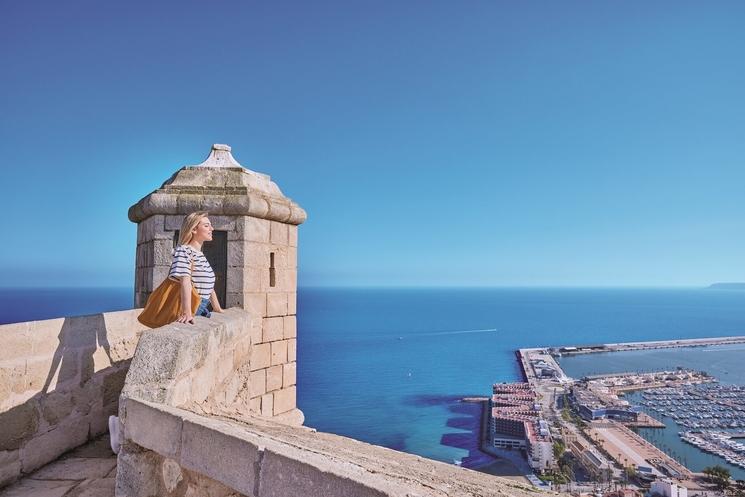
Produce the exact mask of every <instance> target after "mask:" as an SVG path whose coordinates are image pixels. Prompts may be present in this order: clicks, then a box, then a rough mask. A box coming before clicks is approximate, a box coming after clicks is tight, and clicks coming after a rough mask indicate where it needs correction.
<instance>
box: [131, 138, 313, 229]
mask: <svg viewBox="0 0 745 497" xmlns="http://www.w3.org/2000/svg"><path fill="white" fill-rule="evenodd" d="M202 210H203V211H207V212H209V213H210V214H211V215H217V216H252V217H257V218H261V219H269V220H271V221H279V222H282V223H288V224H295V225H297V224H301V223H302V222H303V221H305V219H306V217H307V216H306V213H305V211H304V210H303V209H302V208H301V207H300V206H299V205H298V204H296V203H295V202H293V201H292V200H291V199H289V198H287V197H285V196H284V195H283V194H282V192H281V191H280V189H279V187H278V186H277V184H276V183H274V182H273V181H272V180H271V178H270V177H269V176H268V175H266V174H262V173H257V172H255V171H251V170H249V169H246V168H245V167H243V166H241V165H240V164H239V163H238V161H236V160H235V158H234V157H233V155H232V154H231V148H230V146H228V145H222V144H215V145H212V150H211V151H210V154H209V156H208V157H207V159H206V160H205V161H204V162H202V163H201V164H198V165H196V166H184V167H182V168H181V169H179V170H178V171H176V172H175V173H174V174H173V176H171V177H170V178H169V179H168V180H167V181H166V182H165V183H163V185H161V187H160V188H158V189H157V190H155V191H154V192H152V193H150V194H149V195H147V196H145V197H144V198H142V199H141V200H140V201H139V202H137V203H136V204H135V205H133V206H132V207H130V208H129V213H128V215H129V220H130V221H132V222H134V223H139V222H141V221H144V220H145V219H147V218H148V217H150V216H153V215H156V214H166V215H186V214H189V213H190V212H194V211H202Z"/></svg>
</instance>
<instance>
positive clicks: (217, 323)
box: [122, 308, 294, 416]
mask: <svg viewBox="0 0 745 497" xmlns="http://www.w3.org/2000/svg"><path fill="white" fill-rule="evenodd" d="M260 332H261V318H260V317H258V316H252V315H251V314H250V313H248V312H246V311H245V310H243V309H239V308H231V309H227V310H226V311H225V312H223V313H213V314H212V318H211V319H206V318H201V317H197V318H195V320H194V324H183V323H172V324H170V325H168V326H164V327H162V328H159V329H157V330H153V331H150V332H146V333H144V334H143V335H142V338H141V339H140V343H139V345H138V347H137V353H136V354H135V357H134V358H133V361H132V364H133V367H131V369H130V371H129V373H128V374H127V383H126V386H125V388H124V390H123V391H122V395H123V396H124V397H129V396H135V397H138V398H142V399H145V400H149V401H153V402H160V403H163V404H165V405H169V406H175V407H181V408H184V409H188V410H191V411H194V412H202V413H212V414H216V413H220V414H226V415H234V416H242V415H246V414H247V413H248V411H249V404H250V399H251V393H250V392H251V385H252V383H253V382H254V374H253V371H252V362H253V360H254V354H255V352H254V348H253V346H252V343H251V340H252V337H254V336H257V335H259V334H260ZM293 407H294V406H293Z"/></svg>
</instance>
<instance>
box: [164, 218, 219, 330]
mask: <svg viewBox="0 0 745 497" xmlns="http://www.w3.org/2000/svg"><path fill="white" fill-rule="evenodd" d="M207 214H208V213H207V212H203V211H200V212H192V213H191V214H189V215H188V216H186V218H185V219H184V222H183V223H182V224H181V232H180V234H179V246H178V247H176V250H175V251H174V252H173V262H172V263H171V270H170V272H169V273H168V277H169V278H174V279H178V280H181V314H180V315H179V317H178V319H177V321H178V322H179V323H192V324H193V323H194V316H192V315H191V306H190V305H189V303H190V302H191V286H192V285H194V289H195V290H196V291H197V293H198V294H199V296H200V297H201V298H202V302H201V304H200V305H199V309H197V312H196V315H197V316H205V317H210V311H209V310H208V309H207V305H208V304H210V303H211V304H212V310H213V311H214V312H222V307H220V302H219V301H218V300H217V294H216V293H215V273H214V271H212V266H210V263H209V262H207V258H206V257H205V256H204V254H203V253H202V244H203V243H204V242H209V241H212V224H211V223H210V220H209V219H208V218H207Z"/></svg>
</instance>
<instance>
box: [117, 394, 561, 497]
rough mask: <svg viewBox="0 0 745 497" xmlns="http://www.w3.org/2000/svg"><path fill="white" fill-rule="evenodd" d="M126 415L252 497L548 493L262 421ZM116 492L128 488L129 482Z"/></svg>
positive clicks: (171, 411)
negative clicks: (164, 424) (163, 429)
mask: <svg viewBox="0 0 745 497" xmlns="http://www.w3.org/2000/svg"><path fill="white" fill-rule="evenodd" d="M123 409H124V413H125V415H126V418H125V426H126V425H128V424H138V423H148V427H149V428H150V429H151V430H154V429H155V428H154V426H153V425H152V424H151V422H152V420H155V419H159V420H163V419H165V418H168V419H170V421H168V425H169V426H171V427H177V426H180V427H181V429H180V430H179V431H180V432H179V433H178V434H177V433H176V431H174V432H173V434H172V436H173V437H174V438H176V437H178V438H180V445H181V447H182V449H181V451H180V453H179V454H178V455H177V456H173V455H172V456H170V457H172V458H173V460H175V461H176V462H177V463H178V464H179V465H180V466H182V467H184V468H186V469H190V470H193V471H196V472H198V473H199V474H202V475H204V476H206V477H208V478H211V479H213V480H215V481H217V482H220V483H221V484H223V485H226V486H228V487H230V488H232V489H234V490H236V491H238V492H241V493H242V494H244V495H249V496H254V497H274V496H277V497H278V496H287V495H303V496H306V497H315V496H323V497H336V496H338V497H347V496H349V495H359V496H365V497H367V496H376V497H377V496H397V497H398V496H400V497H403V496H412V497H413V496H431V497H444V496H453V497H473V496H483V497H497V496H499V497H504V496H514V497H527V496H529V495H531V496H536V495H549V494H550V493H549V492H543V491H539V490H536V489H534V488H533V487H530V486H528V485H521V484H519V483H516V482H513V481H510V480H506V479H503V478H498V477H493V476H489V475H485V474H482V473H478V472H476V471H471V470H468V469H464V468H460V467H457V466H452V465H449V464H445V463H440V462H436V461H432V460H429V459H425V458H422V457H418V456H414V455H410V454H405V453H402V452H398V451H395V450H391V449H386V448H383V447H378V446H375V445H370V444H367V443H364V442H359V441H357V440H352V439H349V438H345V437H341V436H338V435H332V434H327V433H318V432H316V431H315V430H313V429H310V428H306V427H298V426H287V425H282V424H279V423H275V422H272V421H270V420H267V419H263V418H247V419H248V420H247V421H246V420H234V419H229V418H225V417H205V416H200V415H198V414H195V413H193V412H190V411H186V410H183V409H178V408H174V407H168V406H163V405H159V404H156V403H152V402H147V401H143V400H138V399H135V398H128V399H126V400H123ZM131 433H137V429H135V427H126V429H125V438H126V437H128V436H129V435H128V434H131ZM138 440H140V441H142V438H138V439H137V440H135V439H131V438H130V439H127V440H125V451H126V447H127V443H128V442H133V443H135V444H137V445H139V443H138ZM175 444H176V441H175V440H174V442H173V444H172V445H175ZM149 445H150V446H151V447H152V446H154V444H149ZM211 448H212V449H214V450H211ZM163 455H164V456H165V454H163ZM121 457H122V456H121V455H120V458H121ZM143 471H147V470H146V469H145V468H143ZM117 486H118V487H121V488H131V486H130V485H128V484H127V483H126V482H120V483H118V484H117ZM132 495H137V494H136V493H133V494H132ZM553 495H557V494H553Z"/></svg>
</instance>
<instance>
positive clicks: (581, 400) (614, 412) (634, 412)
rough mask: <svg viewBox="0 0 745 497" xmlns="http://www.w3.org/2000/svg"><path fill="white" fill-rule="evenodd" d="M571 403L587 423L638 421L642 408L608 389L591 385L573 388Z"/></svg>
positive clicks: (578, 385)
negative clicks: (601, 420) (597, 420)
mask: <svg viewBox="0 0 745 497" xmlns="http://www.w3.org/2000/svg"><path fill="white" fill-rule="evenodd" d="M569 402H570V405H571V406H572V407H573V409H574V410H575V412H577V414H579V415H580V417H582V418H583V419H585V420H587V421H592V420H594V419H606V418H607V419H616V420H619V421H636V420H637V419H638V418H639V414H640V412H641V408H640V407H638V406H632V405H630V404H629V403H628V402H627V401H625V400H621V399H619V398H618V396H617V395H615V394H613V393H611V392H610V391H609V390H608V389H606V388H603V387H600V386H594V387H593V386H592V385H590V384H589V383H584V384H577V385H575V386H573V387H572V389H571V390H570V394H569Z"/></svg>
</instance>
